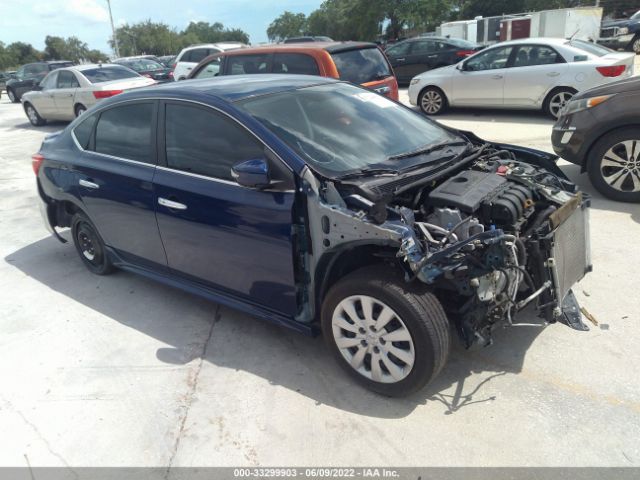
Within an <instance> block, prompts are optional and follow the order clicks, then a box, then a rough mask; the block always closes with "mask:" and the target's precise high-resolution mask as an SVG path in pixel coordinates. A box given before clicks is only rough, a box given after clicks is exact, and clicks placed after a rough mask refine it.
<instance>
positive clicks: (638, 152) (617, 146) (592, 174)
mask: <svg viewBox="0 0 640 480" xmlns="http://www.w3.org/2000/svg"><path fill="white" fill-rule="evenodd" d="M587 172H588V173H589V179H590V180H591V183H593V186H594V187H595V188H596V190H598V191H599V192H600V193H601V194H602V195H604V196H605V197H608V198H611V199H612V200H617V201H619V202H636V203H637V202H640V129H638V128H623V129H620V130H616V131H613V132H611V133H608V134H607V135H605V136H604V137H602V138H601V139H600V140H598V141H597V142H596V144H595V145H594V146H593V148H592V149H591V151H590V152H589V158H588V159H587Z"/></svg>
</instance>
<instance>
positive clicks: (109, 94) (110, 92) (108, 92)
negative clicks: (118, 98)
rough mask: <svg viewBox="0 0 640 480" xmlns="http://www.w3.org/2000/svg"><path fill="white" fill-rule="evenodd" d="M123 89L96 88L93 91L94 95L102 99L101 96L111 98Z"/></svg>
mask: <svg viewBox="0 0 640 480" xmlns="http://www.w3.org/2000/svg"><path fill="white" fill-rule="evenodd" d="M122 92H123V90H96V91H94V92H93V96H94V97H96V98H98V99H100V98H109V97H113V96H114V95H118V94H119V93H122Z"/></svg>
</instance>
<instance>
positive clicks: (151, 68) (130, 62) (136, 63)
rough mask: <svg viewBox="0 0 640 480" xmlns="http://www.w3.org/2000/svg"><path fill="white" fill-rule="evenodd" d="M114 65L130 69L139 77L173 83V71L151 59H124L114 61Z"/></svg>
mask: <svg viewBox="0 0 640 480" xmlns="http://www.w3.org/2000/svg"><path fill="white" fill-rule="evenodd" d="M113 63H115V64H118V65H123V66H125V67H127V68H130V69H131V70H133V71H134V72H136V73H138V74H139V75H142V76H143V77H147V78H151V79H153V80H155V81H156V82H158V83H164V82H173V70H172V69H171V68H169V67H165V66H164V65H162V64H161V63H160V62H159V61H155V60H151V59H150V58H145V57H124V58H118V59H116V60H114V61H113Z"/></svg>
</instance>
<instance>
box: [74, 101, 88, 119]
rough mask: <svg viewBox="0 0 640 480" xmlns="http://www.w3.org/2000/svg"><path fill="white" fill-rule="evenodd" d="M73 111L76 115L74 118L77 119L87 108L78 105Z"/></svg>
mask: <svg viewBox="0 0 640 480" xmlns="http://www.w3.org/2000/svg"><path fill="white" fill-rule="evenodd" d="M73 111H74V113H75V114H76V118H78V117H79V116H80V115H82V114H83V113H84V112H86V111H87V107H85V106H84V105H82V104H81V103H79V104H78V105H76V108H74V109H73Z"/></svg>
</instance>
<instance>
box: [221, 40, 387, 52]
mask: <svg viewBox="0 0 640 480" xmlns="http://www.w3.org/2000/svg"><path fill="white" fill-rule="evenodd" d="M359 48H377V45H376V44H375V43H371V42H301V43H277V44H270V45H258V46H255V47H247V48H243V49H241V50H232V51H230V52H225V55H246V54H249V53H252V52H267V53H272V52H277V51H280V50H286V51H287V52H308V51H309V50H326V51H327V52H329V53H338V52H344V51H348V50H357V49H359Z"/></svg>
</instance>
